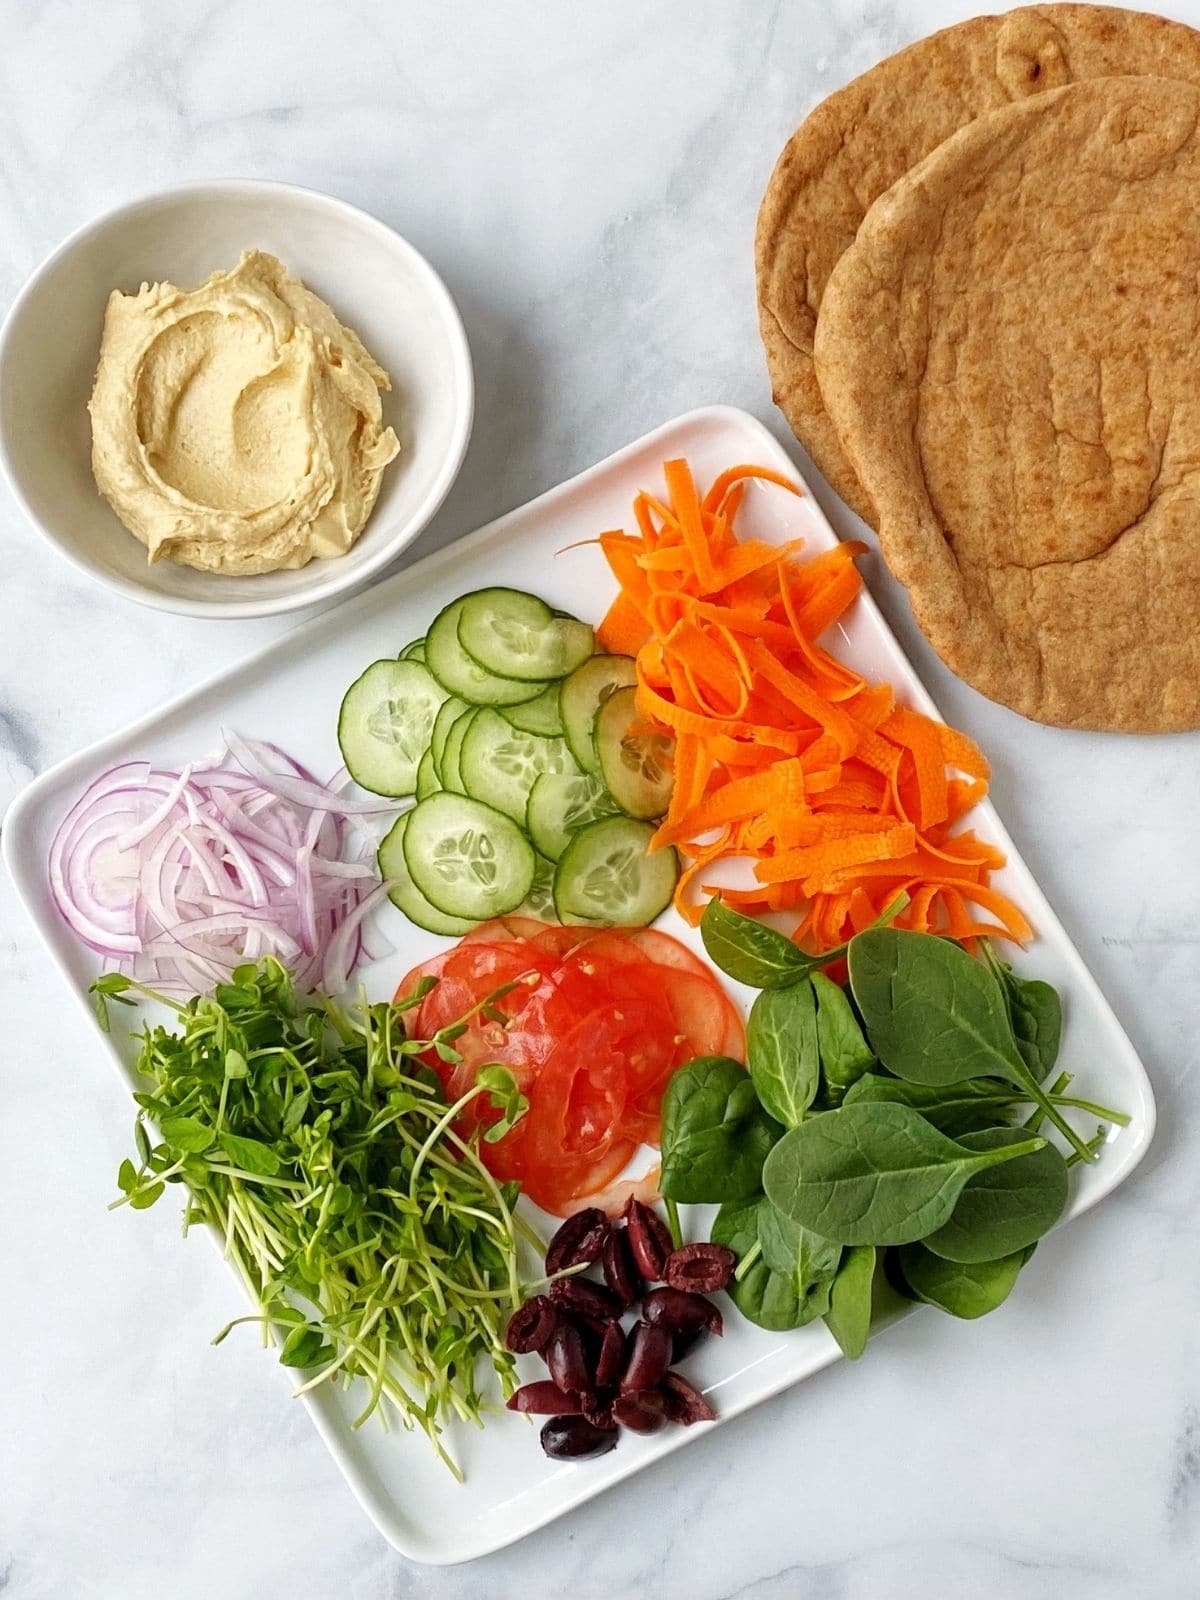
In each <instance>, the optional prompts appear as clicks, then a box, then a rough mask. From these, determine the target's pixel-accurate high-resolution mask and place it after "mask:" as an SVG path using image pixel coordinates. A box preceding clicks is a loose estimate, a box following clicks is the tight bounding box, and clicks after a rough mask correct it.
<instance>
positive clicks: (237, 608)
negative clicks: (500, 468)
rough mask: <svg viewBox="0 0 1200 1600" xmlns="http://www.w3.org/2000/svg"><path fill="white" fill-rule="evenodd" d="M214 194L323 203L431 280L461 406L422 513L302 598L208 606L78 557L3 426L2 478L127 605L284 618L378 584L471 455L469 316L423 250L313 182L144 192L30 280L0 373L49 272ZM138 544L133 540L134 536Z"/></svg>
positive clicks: (64, 553) (2, 338) (77, 237)
mask: <svg viewBox="0 0 1200 1600" xmlns="http://www.w3.org/2000/svg"><path fill="white" fill-rule="evenodd" d="M206 191H207V192H209V193H212V194H216V195H220V194H231V193H240V194H251V193H254V192H256V191H257V192H264V191H265V192H268V193H270V194H272V195H280V196H287V197H290V198H292V199H294V200H303V201H313V200H315V201H317V202H319V203H320V205H322V206H324V207H328V208H330V209H332V210H334V211H336V212H340V213H341V214H342V215H343V216H344V217H346V218H348V219H351V220H353V221H354V222H355V223H356V224H358V225H359V226H364V227H366V228H367V229H368V230H369V231H370V232H373V233H375V234H376V235H378V236H379V237H380V238H382V239H383V240H385V241H386V242H387V243H388V244H389V245H390V246H391V247H393V248H396V247H398V248H399V251H400V253H401V254H402V255H405V256H407V257H408V259H409V263H410V265H411V266H412V267H413V269H414V270H415V272H416V274H417V276H418V278H420V279H423V280H424V285H425V287H426V289H427V290H428V291H429V295H430V298H431V300H432V301H434V302H436V303H438V305H439V309H440V311H441V314H442V316H443V317H444V320H445V323H446V327H447V329H448V332H449V334H450V343H451V357H452V383H453V386H454V390H455V393H456V394H457V396H458V404H457V406H456V408H455V417H454V426H453V429H452V432H451V436H450V443H449V448H448V450H447V451H446V454H445V456H444V458H443V460H442V463H441V466H440V467H439V469H438V472H437V474H436V475H435V477H434V479H433V482H432V483H431V485H430V487H429V489H428V490H427V491H426V493H425V495H424V496H423V497H422V499H421V501H420V502H419V504H418V506H417V507H416V509H415V510H414V511H413V512H412V513H411V514H410V515H409V516H408V517H407V518H406V519H405V521H404V522H403V523H402V524H401V525H400V526H399V527H398V529H397V531H396V533H395V534H394V535H393V536H392V537H391V538H390V539H388V540H385V541H384V542H383V543H382V544H381V546H380V548H379V549H378V550H377V551H376V552H375V553H374V554H373V555H372V556H371V557H369V559H367V560H366V561H364V562H363V563H362V565H361V566H359V567H357V568H356V569H355V570H354V571H353V572H339V571H338V565H339V563H338V561H336V560H335V561H329V562H315V561H314V562H311V563H310V564H309V569H310V570H314V569H315V571H316V573H317V579H316V581H315V582H314V583H313V584H312V586H311V587H310V588H307V589H304V590H300V591H298V592H296V593H295V594H289V595H277V596H266V597H264V598H263V599H261V600H259V599H254V598H244V599H232V598H231V599H229V600H201V599H191V598H189V597H188V596H186V595H171V594H161V593H159V592H157V591H155V590H152V589H147V588H143V587H142V585H141V584H138V583H133V582H131V581H130V580H129V579H127V578H124V577H122V576H120V574H117V573H111V572H107V571H104V570H101V569H100V568H99V567H97V566H93V565H92V564H91V563H90V562H89V561H88V560H87V558H86V557H84V556H83V555H81V554H80V553H79V552H78V551H76V550H74V549H71V548H69V547H68V546H67V545H65V544H64V543H62V542H61V541H60V539H59V538H58V536H57V535H56V534H55V533H53V532H52V531H51V529H50V528H49V527H48V526H47V525H46V523H44V522H43V521H42V519H41V518H40V517H39V516H38V515H37V513H36V512H35V511H34V509H33V507H32V505H31V504H30V502H29V500H28V498H27V497H26V495H25V493H24V490H23V489H22V488H21V485H20V483H19V482H18V479H17V474H16V471H15V469H14V466H13V462H12V459H11V457H10V454H9V446H8V437H7V431H6V429H5V427H4V426H3V422H2V421H0V473H2V474H3V477H4V481H5V482H6V483H7V485H8V488H9V492H10V493H11V494H12V497H13V499H14V500H15V501H16V503H17V505H18V506H19V507H20V509H21V511H22V512H23V514H24V516H25V519H26V521H27V522H28V523H30V525H31V526H32V527H33V528H34V529H35V530H36V531H37V533H38V534H40V535H41V537H42V538H43V539H45V541H46V542H47V544H49V545H50V546H52V548H53V549H55V550H56V551H57V552H58V554H59V555H60V556H61V557H62V558H63V560H65V561H67V562H69V563H70V564H71V566H73V567H74V568H75V569H76V571H78V572H82V573H83V574H85V575H86V576H87V577H89V578H91V579H93V580H94V581H95V582H97V583H101V584H103V585H104V586H105V587H106V588H108V589H111V590H112V591H114V593H117V594H120V595H123V596H124V597H125V598H126V599H127V600H133V601H134V602H135V603H137V604H138V605H144V606H149V607H151V608H152V609H153V610H156V611H167V612H171V613H173V614H174V615H176V616H186V617H214V618H238V617H270V616H280V615H282V614H284V613H286V612H291V611H301V610H304V609H306V608H307V607H309V606H314V605H318V604H320V603H321V602H322V601H326V600H330V599H333V598H334V597H340V596H344V595H346V594H348V593H351V592H353V591H354V590H356V589H359V588H361V587H362V586H363V585H365V584H366V583H368V582H369V581H370V580H371V579H372V578H374V577H376V576H377V575H378V573H379V572H380V571H381V570H382V569H383V568H385V567H387V566H388V565H389V563H390V562H392V561H394V560H395V558H396V557H397V556H398V555H400V554H401V553H402V552H403V551H404V550H406V549H407V548H408V546H409V545H411V544H412V543H413V542H414V541H415V540H416V539H417V538H418V537H419V535H420V534H421V533H422V532H423V531H424V530H425V529H426V528H427V527H428V526H429V523H430V522H431V521H432V519H433V517H434V516H435V515H436V514H437V512H438V510H439V508H440V507H441V505H442V503H443V502H444V500H445V498H446V496H447V495H448V494H449V492H450V490H451V488H452V486H453V484H454V481H455V479H456V478H457V477H458V473H459V469H460V468H461V466H462V463H463V459H464V457H465V456H466V453H467V445H468V444H469V442H470V438H471V430H472V427H473V425H474V420H475V373H474V367H473V364H472V360H471V348H470V345H469V343H468V341H467V332H466V328H465V327H464V325H463V320H462V315H461V313H460V312H459V309H458V306H457V304H456V303H455V300H454V297H453V295H452V294H451V293H450V291H449V289H448V288H447V287H446V284H445V282H444V281H443V279H442V277H441V275H440V274H439V273H438V272H437V270H436V269H435V268H434V267H433V266H432V264H431V263H430V262H429V260H428V259H427V258H426V257H425V256H424V255H422V253H421V252H420V251H419V250H418V249H417V247H416V245H414V244H411V243H410V242H409V241H408V240H407V239H406V238H405V237H404V236H403V235H402V234H400V233H397V231H396V230H395V229H394V228H392V227H390V226H389V224H388V223H386V222H383V221H382V220H381V219H380V218H379V217H376V216H374V215H372V213H371V212H369V211H364V210H363V209H362V207H361V206H356V205H354V204H353V203H352V202H351V201H349V200H343V199H341V198H340V197H339V196H337V195H331V194H326V193H325V192H324V191H323V190H321V189H314V188H311V187H310V186H308V185H306V184H299V183H286V182H283V181H280V180H277V179H273V178H194V179H190V180H188V181H187V182H184V183H177V184H171V185H168V186H167V187H165V188H161V189H152V190H149V191H148V192H146V193H145V194H141V195H136V196H134V197H133V198H132V199H130V200H125V201H122V202H121V204H120V205H116V206H112V207H110V208H109V209H108V210H107V211H102V212H100V213H99V214H98V215H96V216H94V217H90V218H89V219H88V220H86V221H85V222H82V223H80V225H79V226H78V227H77V228H75V229H73V230H72V232H70V233H69V234H67V236H66V238H64V239H63V240H61V242H60V243H59V244H57V245H56V246H55V247H54V249H53V250H51V251H50V253H49V254H48V255H47V256H45V257H44V258H43V259H42V260H41V261H40V262H39V263H38V265H37V266H36V267H34V269H33V271H32V272H31V273H30V274H29V276H28V277H27V278H26V279H25V281H24V283H23V284H22V285H21V287H20V289H19V290H18V291H17V293H16V295H15V296H14V297H13V301H12V304H11V305H10V306H9V308H8V311H7V312H6V313H5V316H4V320H3V322H2V323H0V368H2V367H3V366H4V365H5V364H6V362H7V360H8V352H9V344H10V342H11V340H12V336H13V330H14V329H15V328H16V327H17V326H18V324H19V323H20V321H21V318H22V315H23V313H24V311H25V308H26V306H27V304H28V302H29V300H30V299H31V298H32V296H33V294H34V293H35V291H36V290H37V288H38V287H39V286H40V284H41V282H42V280H43V279H44V278H45V276H46V274H47V273H48V272H50V271H51V269H52V268H54V267H55V266H57V265H58V263H59V262H60V261H62V260H63V259H64V258H65V257H66V256H68V255H70V254H71V253H72V252H74V251H75V250H77V249H78V248H79V246H80V245H82V244H85V243H86V242H87V241H88V240H89V239H90V238H91V237H92V236H93V235H95V234H97V233H99V232H100V231H101V230H102V229H104V228H107V227H109V226H111V225H112V224H113V223H119V222H122V221H124V220H126V219H127V218H130V217H132V216H134V215H136V214H137V213H139V212H144V211H152V210H153V209H154V208H155V207H156V206H159V205H161V204H164V203H166V202H169V201H171V200H175V199H181V198H186V197H188V196H195V197H198V196H200V195H202V194H204V193H205V192H206ZM130 537H131V538H132V537H133V535H132V534H131V535H130ZM322 568H329V569H331V570H330V572H329V573H328V575H327V576H326V575H324V574H323V573H322V572H321V569H322Z"/></svg>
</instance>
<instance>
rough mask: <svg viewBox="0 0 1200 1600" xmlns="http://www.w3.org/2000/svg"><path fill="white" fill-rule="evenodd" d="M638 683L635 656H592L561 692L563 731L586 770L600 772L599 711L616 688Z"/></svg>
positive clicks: (572, 750)
mask: <svg viewBox="0 0 1200 1600" xmlns="http://www.w3.org/2000/svg"><path fill="white" fill-rule="evenodd" d="M636 682H637V666H636V665H635V663H634V659H633V657H632V656H592V658H591V659H590V660H589V661H585V662H584V663H583V665H582V666H581V667H576V668H575V671H574V672H573V673H572V674H571V676H570V677H569V678H568V679H567V680H566V682H565V683H564V684H563V685H562V687H561V688H560V689H559V691H558V699H559V708H560V713H561V715H562V725H563V733H564V734H565V735H566V740H567V743H568V744H569V745H570V746H571V754H572V755H573V756H574V757H575V759H576V761H578V763H579V765H580V766H581V767H582V768H583V770H584V771H585V772H599V771H600V757H599V756H598V755H597V754H596V740H595V738H594V732H595V727H596V713H597V712H598V711H599V710H600V707H601V706H602V705H603V704H604V702H605V701H606V700H607V699H608V698H609V696H610V695H611V694H612V693H613V691H614V690H616V689H624V688H625V687H626V686H627V685H629V684H633V683H636Z"/></svg>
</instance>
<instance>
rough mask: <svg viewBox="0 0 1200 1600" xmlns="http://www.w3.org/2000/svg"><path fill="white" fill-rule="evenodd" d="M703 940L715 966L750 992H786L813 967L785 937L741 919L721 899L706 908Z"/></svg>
mask: <svg viewBox="0 0 1200 1600" xmlns="http://www.w3.org/2000/svg"><path fill="white" fill-rule="evenodd" d="M700 937H701V938H702V939H703V941H704V948H705V950H707V951H708V954H709V956H710V958H711V960H712V961H713V963H714V965H716V966H718V967H720V969H721V971H722V972H724V973H725V974H726V975H727V976H728V977H730V978H735V979H736V980H737V982H738V983H745V984H748V985H749V986H750V988H751V989H784V988H787V986H788V985H789V984H793V983H799V981H800V980H801V978H805V977H807V976H808V974H809V973H810V972H811V971H812V968H813V965H814V962H813V958H812V957H811V956H807V955H805V954H804V952H803V951H802V950H801V949H800V948H799V946H798V945H794V944H793V943H792V941H791V940H790V939H789V938H787V937H786V935H784V934H782V933H777V932H776V931H775V929H774V928H768V927H767V926H766V924H765V923H762V922H756V921H755V920H754V918H753V917H744V916H742V914H741V912H740V911H734V910H733V909H732V908H731V907H729V906H727V905H726V904H725V902H724V901H723V900H721V899H720V898H714V899H712V900H710V901H709V902H708V904H707V906H705V908H704V915H703V916H702V917H701V918H700Z"/></svg>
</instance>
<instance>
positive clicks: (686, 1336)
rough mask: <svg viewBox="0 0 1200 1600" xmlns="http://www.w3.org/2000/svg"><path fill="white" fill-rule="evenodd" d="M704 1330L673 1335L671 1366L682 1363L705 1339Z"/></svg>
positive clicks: (695, 1329) (699, 1329) (696, 1329)
mask: <svg viewBox="0 0 1200 1600" xmlns="http://www.w3.org/2000/svg"><path fill="white" fill-rule="evenodd" d="M704 1331H705V1330H704V1329H703V1328H693V1329H692V1330H691V1332H690V1333H673V1334H672V1335H671V1365H672V1366H674V1365H675V1363H676V1362H677V1361H682V1360H683V1358H684V1357H685V1356H688V1355H690V1354H691V1353H692V1351H693V1350H694V1349H695V1348H696V1346H697V1345H698V1344H699V1343H700V1341H701V1339H703V1337H704Z"/></svg>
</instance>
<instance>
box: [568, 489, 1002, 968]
mask: <svg viewBox="0 0 1200 1600" xmlns="http://www.w3.org/2000/svg"><path fill="white" fill-rule="evenodd" d="M664 478H665V480H666V489H667V498H666V500H665V501H664V500H663V499H660V498H659V497H658V496H656V495H653V494H649V493H642V494H639V495H638V497H637V499H636V501H635V502H634V522H635V525H636V529H637V531H636V533H628V532H622V531H613V532H607V533H604V534H602V535H601V536H600V540H599V543H600V546H601V549H602V550H603V552H604V554H605V557H606V558H607V560H608V563H609V566H610V568H611V569H612V573H613V576H614V577H615V578H616V580H617V583H618V585H619V591H620V592H619V593H618V595H617V598H616V600H615V601H614V602H613V605H612V606H611V608H610V610H609V612H608V615H607V616H606V617H605V619H604V622H603V623H602V625H601V627H600V630H599V637H600V641H601V643H602V645H603V646H604V648H605V649H606V650H612V651H616V652H620V653H623V654H629V655H633V656H635V657H636V660H637V675H638V686H637V707H638V711H639V713H640V715H641V717H642V718H644V719H645V722H646V724H647V725H648V726H650V727H652V728H655V729H657V730H659V731H661V732H664V733H667V734H670V735H671V736H673V738H674V739H675V758H674V760H675V769H674V780H675V781H674V790H673V793H672V797H671V803H670V808H669V810H668V812H667V816H666V817H665V818H664V820H663V822H662V823H661V825H660V826H659V828H658V831H657V833H656V834H655V836H654V845H653V848H656V849H657V848H662V847H665V846H667V845H674V846H675V847H676V848H677V849H679V850H680V852H681V853H682V855H683V857H684V860H685V870H684V872H683V873H682V875H681V877H680V881H679V885H678V888H677V890H676V905H677V906H678V908H679V910H680V911H681V913H682V914H683V915H684V916H685V917H687V918H688V919H689V920H690V921H692V922H696V921H698V920H699V917H700V914H701V912H702V910H703V907H704V897H705V896H707V895H711V894H713V893H716V892H717V889H716V887H715V886H714V885H713V884H711V883H706V882H700V881H699V880H700V879H701V877H702V875H703V874H704V872H705V869H706V868H708V867H709V866H711V865H712V864H714V863H716V862H719V861H722V860H728V859H735V858H739V857H741V858H744V857H750V858H751V860H752V864H753V867H754V873H755V877H756V878H757V879H758V882H757V883H756V884H755V885H754V886H753V887H751V888H740V889H731V888H726V887H724V886H722V887H721V889H720V891H719V892H720V893H721V894H722V895H723V896H724V897H725V898H726V899H728V900H729V902H730V904H731V905H736V906H738V907H740V908H741V909H742V910H744V911H746V912H748V913H750V914H754V913H758V912H763V913H766V912H784V913H791V914H792V915H794V916H797V917H798V918H799V921H798V922H797V924H796V926H795V929H794V931H793V938H795V939H796V940H797V942H799V943H802V944H803V945H804V946H805V947H806V948H808V949H811V950H813V951H814V952H817V953H819V952H820V951H822V950H827V949H831V948H833V947H834V946H836V945H839V944H841V943H842V942H844V941H845V940H846V939H848V938H849V937H850V936H851V935H852V934H854V933H856V932H857V931H859V930H860V929H862V928H865V927H867V926H868V925H869V924H870V923H871V922H872V921H874V920H875V918H877V917H878V916H879V915H880V914H881V912H882V911H883V910H884V909H885V908H886V907H887V906H888V905H889V904H890V903H891V902H893V901H894V900H895V899H896V897H897V895H898V894H899V893H900V892H901V891H903V892H904V893H905V894H906V895H907V896H908V905H907V907H906V909H905V910H904V912H903V913H902V914H901V916H900V917H899V918H898V921H899V922H900V924H901V925H902V926H905V927H910V928H918V929H921V930H923V931H929V932H935V933H948V934H950V935H952V936H953V937H954V938H959V939H965V940H970V939H975V938H980V937H984V936H985V935H986V936H992V937H1000V938H1006V939H1011V940H1014V941H1016V942H1023V941H1024V940H1026V939H1028V938H1030V937H1031V936H1032V930H1031V929H1030V926H1029V923H1028V922H1027V920H1026V919H1025V917H1024V916H1023V915H1022V913H1021V912H1020V910H1019V909H1018V908H1017V907H1016V906H1015V905H1013V903H1012V902H1011V901H1010V900H1009V899H1008V898H1007V897H1006V896H1005V895H1003V894H1001V893H1000V892H999V891H998V890H996V889H995V888H993V887H992V885H991V883H990V877H991V874H992V873H993V872H994V871H996V870H997V869H998V868H999V867H1002V866H1003V865H1004V857H1003V856H1002V854H1001V853H1000V852H999V851H998V850H996V849H995V848H993V847H992V846H991V845H988V844H985V843H984V842H983V841H982V840H980V839H977V838H976V837H975V835H974V834H973V833H971V832H969V831H967V832H963V831H955V830H956V829H958V828H959V825H960V824H961V823H962V821H963V819H964V818H965V817H967V816H968V814H969V813H970V811H971V809H972V808H973V807H974V806H975V805H976V804H977V803H978V802H979V801H980V800H981V799H983V797H984V795H985V794H986V793H987V785H988V776H989V769H988V764H987V761H986V760H985V759H984V756H983V753H982V752H981V751H980V749H979V747H978V746H977V745H976V744H975V742H974V741H973V740H972V739H969V738H968V737H967V735H966V734H964V733H960V732H958V731H957V730H956V729H954V728H948V727H946V726H945V725H944V724H942V723H940V722H937V721H935V720H934V719H933V718H932V717H929V716H926V715H925V713H924V712H921V711H915V710H913V709H912V708H911V707H908V706H904V705H898V704H897V702H896V695H895V691H894V690H893V689H892V687H891V686H890V685H889V684H883V683H870V682H868V681H867V680H866V679H864V678H863V677H862V676H861V675H860V674H859V673H857V672H855V671H854V670H853V669H852V668H851V667H849V666H847V665H846V664H845V662H843V661H839V660H838V659H837V658H836V657H835V656H833V655H831V654H830V653H829V651H828V650H827V649H826V648H825V646H824V645H823V644H822V643H821V642H820V638H821V635H823V634H824V633H825V632H826V630H828V629H830V628H832V627H833V626H834V624H835V623H837V622H839V621H840V620H841V619H842V618H843V617H844V616H845V614H846V612H847V610H848V609H849V608H850V606H851V605H852V604H853V603H854V600H855V599H856V598H857V596H858V594H859V592H860V590H861V588H862V579H861V577H860V576H859V573H858V569H857V567H856V566H855V557H856V556H857V555H859V554H861V553H862V552H863V551H864V550H865V548H866V547H865V546H864V545H861V544H856V543H844V544H840V545H836V546H834V547H833V548H832V549H830V550H826V551H823V552H822V553H821V554H819V555H817V556H814V557H811V558H809V559H808V560H803V559H801V556H800V550H801V545H802V541H800V540H796V539H793V540H790V541H788V542H786V543H780V544H771V543H769V542H767V541H764V540H761V539H744V540H739V538H738V536H737V532H736V529H735V526H734V524H735V519H736V517H737V514H738V511H739V509H740V507H741V506H742V504H743V501H744V499H745V495H746V492H747V489H748V487H749V485H750V484H752V483H753V482H755V481H757V482H759V483H764V484H771V485H775V486H777V487H779V488H782V489H786V490H788V491H789V492H791V493H793V494H799V493H800V490H799V489H798V488H797V487H796V485H795V484H793V483H791V482H789V480H788V479H787V478H785V477H783V476H781V475H780V474H779V473H777V472H773V471H771V470H769V469H768V468H765V467H755V466H751V465H746V464H739V465H736V466H733V467H730V468H729V469H728V470H727V471H726V472H723V473H721V474H720V475H719V476H718V477H717V478H716V479H715V480H714V481H713V483H712V484H711V486H710V487H709V489H708V491H707V492H706V493H704V494H701V493H700V491H699V489H698V487H697V484H696V480H695V477H694V476H693V474H692V471H691V469H690V467H689V466H688V464H687V462H686V461H668V462H667V463H665V466H664Z"/></svg>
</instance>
